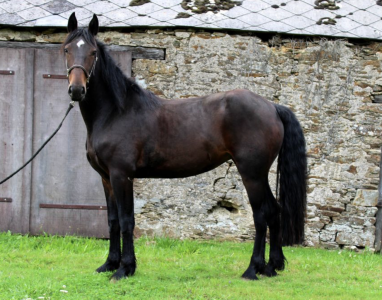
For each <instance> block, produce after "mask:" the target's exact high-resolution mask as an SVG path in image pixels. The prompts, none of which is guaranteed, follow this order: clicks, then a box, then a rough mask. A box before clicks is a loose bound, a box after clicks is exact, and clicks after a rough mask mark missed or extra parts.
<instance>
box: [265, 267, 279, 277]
mask: <svg viewBox="0 0 382 300" xmlns="http://www.w3.org/2000/svg"><path fill="white" fill-rule="evenodd" d="M263 274H264V275H265V276H267V277H274V276H277V272H276V271H275V268H274V267H272V266H269V265H267V266H266V267H265V269H264V273H263Z"/></svg>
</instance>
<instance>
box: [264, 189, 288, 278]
mask: <svg viewBox="0 0 382 300" xmlns="http://www.w3.org/2000/svg"><path fill="white" fill-rule="evenodd" d="M267 194H268V196H267V198H266V199H267V201H266V203H265V210H264V213H265V217H266V220H267V224H268V227H269V235H270V241H269V244H270V250H269V260H268V263H267V265H266V267H265V269H264V273H263V274H264V275H266V276H269V277H271V276H276V275H277V273H276V270H283V269H284V263H285V257H284V254H283V251H282V237H281V227H280V207H279V205H278V203H277V201H276V199H275V197H274V196H273V194H272V192H271V190H270V188H269V185H268V192H267Z"/></svg>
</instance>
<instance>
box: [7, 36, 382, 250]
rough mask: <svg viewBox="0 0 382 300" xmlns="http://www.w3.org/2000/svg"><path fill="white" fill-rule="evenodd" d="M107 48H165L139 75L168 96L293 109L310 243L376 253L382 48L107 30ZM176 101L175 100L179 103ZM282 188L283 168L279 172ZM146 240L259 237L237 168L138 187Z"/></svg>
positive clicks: (140, 66) (137, 69) (140, 229)
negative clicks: (245, 98) (301, 138)
mask: <svg viewBox="0 0 382 300" xmlns="http://www.w3.org/2000/svg"><path fill="white" fill-rule="evenodd" d="M64 36H65V34H64V33H54V32H29V31H23V32H16V31H12V30H10V29H2V30H0V40H17V41H35V42H42V43H52V42H61V41H62V40H63V38H64ZM99 39H100V40H101V41H103V42H105V43H107V44H116V45H129V46H144V47H155V48H165V49H166V59H165V60H162V61H156V60H145V59H137V60H135V61H134V62H133V70H132V71H133V76H134V77H135V78H136V80H137V81H139V82H140V83H141V85H143V86H145V87H146V88H148V89H149V90H151V91H153V92H154V93H155V94H157V95H159V96H161V97H164V98H168V99H173V98H186V97H191V96H202V95H207V94H210V93H214V92H217V91H228V90H232V89H236V88H247V89H249V90H252V91H253V92H255V93H257V94H260V95H262V96H264V97H266V98H267V99H269V100H270V101H274V102H276V103H280V104H282V105H286V106H288V107H290V108H291V109H292V110H293V111H294V112H295V113H296V115H297V117H298V119H299V120H300V123H301V125H302V127H303V129H304V132H305V138H306V142H307V150H308V156H309V159H308V168H309V170H308V177H309V180H308V213H307V223H306V245H309V246H319V245H321V246H324V247H328V248H339V247H341V248H342V247H345V248H346V247H351V246H357V247H359V248H364V247H373V244H374V236H375V215H376V211H377V208H376V207H375V205H376V204H377V197H378V192H377V185H378V180H379V158H380V146H381V142H382V141H381V132H382V125H381V124H380V122H379V121H380V119H381V118H380V113H381V112H382V108H381V105H382V104H378V103H373V101H375V102H378V101H379V100H382V78H381V76H380V75H381V72H382V70H381V60H382V44H380V43H377V42H367V43H366V42H365V43H363V44H361V42H358V43H356V42H354V41H350V42H349V41H346V40H339V39H337V40H326V39H319V38H314V37H309V38H305V37H301V38H295V37H293V38H291V37H281V38H280V37H278V36H273V37H268V38H263V39H260V38H258V37H256V36H255V35H247V36H246V35H239V34H235V33H223V32H213V31H210V32H202V31H193V30H187V29H182V30H175V31H173V30H169V31H166V30H159V29H155V30H140V31H133V32H128V33H120V32H116V31H108V32H102V33H100V34H99ZM174 101H176V100H174ZM270 180H271V182H272V186H273V188H275V184H274V181H275V169H274V168H273V169H272V171H271V173H270ZM135 186H136V193H135V197H136V213H137V214H136V224H137V230H136V234H137V235H144V234H147V235H169V236H174V237H181V238H199V239H209V238H219V239H238V240H246V239H251V238H252V237H253V235H254V226H253V220H252V211H251V208H250V206H249V204H248V198H247V195H246V192H245V190H244V187H243V185H242V182H241V179H240V176H239V174H238V172H237V169H236V167H235V165H234V164H233V163H232V162H227V163H225V164H223V165H222V166H220V167H219V168H217V169H215V170H213V171H211V172H208V173H205V174H201V175H199V176H195V177H192V178H185V179H172V180H169V179H162V180H159V179H153V180H136V181H135Z"/></svg>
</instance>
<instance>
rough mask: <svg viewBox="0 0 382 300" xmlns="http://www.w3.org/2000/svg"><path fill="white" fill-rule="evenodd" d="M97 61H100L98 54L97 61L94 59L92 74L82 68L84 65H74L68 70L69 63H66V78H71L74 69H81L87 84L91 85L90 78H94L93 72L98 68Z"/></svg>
mask: <svg viewBox="0 0 382 300" xmlns="http://www.w3.org/2000/svg"><path fill="white" fill-rule="evenodd" d="M97 60H98V54H96V57H95V59H94V61H93V65H92V68H91V70H90V72H88V71H87V70H86V69H85V67H84V66H82V65H73V66H71V67H70V68H68V61H66V76H67V77H69V74H70V72H71V71H72V70H73V69H76V68H78V69H81V70H82V71H84V73H85V76H86V83H89V81H90V76H92V74H93V71H94V68H95V66H96V63H97Z"/></svg>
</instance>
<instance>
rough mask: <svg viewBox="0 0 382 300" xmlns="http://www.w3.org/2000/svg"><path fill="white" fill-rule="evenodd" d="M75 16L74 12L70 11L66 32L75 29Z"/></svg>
mask: <svg viewBox="0 0 382 300" xmlns="http://www.w3.org/2000/svg"><path fill="white" fill-rule="evenodd" d="M77 26H78V25H77V18H76V13H72V14H71V15H70V17H69V21H68V32H69V33H70V32H73V31H74V30H76V29H77Z"/></svg>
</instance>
